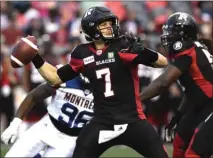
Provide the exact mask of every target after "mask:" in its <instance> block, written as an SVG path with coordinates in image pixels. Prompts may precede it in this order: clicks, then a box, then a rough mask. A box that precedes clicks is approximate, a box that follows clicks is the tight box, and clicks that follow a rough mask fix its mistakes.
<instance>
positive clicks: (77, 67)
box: [57, 46, 84, 82]
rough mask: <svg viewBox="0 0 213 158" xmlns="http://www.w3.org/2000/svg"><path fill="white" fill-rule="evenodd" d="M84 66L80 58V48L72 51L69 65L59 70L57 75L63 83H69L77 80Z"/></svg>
mask: <svg viewBox="0 0 213 158" xmlns="http://www.w3.org/2000/svg"><path fill="white" fill-rule="evenodd" d="M83 68H84V64H83V60H82V58H81V56H80V51H79V48H78V46H77V47H76V48H75V49H74V50H73V51H72V53H71V58H70V62H69V64H67V65H65V66H63V67H61V68H60V69H58V71H57V73H58V76H59V78H60V79H61V80H62V81H63V82H66V81H69V80H72V79H73V78H75V77H76V76H77V75H78V74H79V73H80V72H82V71H83Z"/></svg>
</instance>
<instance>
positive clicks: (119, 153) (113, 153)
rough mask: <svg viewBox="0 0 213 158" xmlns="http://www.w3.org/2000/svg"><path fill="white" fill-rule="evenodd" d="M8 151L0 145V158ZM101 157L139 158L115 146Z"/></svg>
mask: <svg viewBox="0 0 213 158" xmlns="http://www.w3.org/2000/svg"><path fill="white" fill-rule="evenodd" d="M166 147H167V150H168V153H169V156H170V157H171V152H172V147H171V145H166ZM8 149H9V146H6V145H4V144H1V157H4V155H5V153H6V152H7V150H8ZM101 157H122V158H125V157H141V156H140V155H139V154H138V153H136V152H135V151H134V150H132V149H130V148H128V147H126V146H117V147H113V148H110V149H109V150H107V151H106V152H105V153H104V154H103V155H102V156H101Z"/></svg>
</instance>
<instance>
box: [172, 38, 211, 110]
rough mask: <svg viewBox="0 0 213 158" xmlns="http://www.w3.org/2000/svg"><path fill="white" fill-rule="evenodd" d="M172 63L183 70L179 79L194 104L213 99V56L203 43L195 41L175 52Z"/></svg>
mask: <svg viewBox="0 0 213 158" xmlns="http://www.w3.org/2000/svg"><path fill="white" fill-rule="evenodd" d="M173 65H174V66H176V67H177V68H178V69H179V70H181V71H182V72H183V75H182V76H180V77H179V81H180V83H181V85H182V86H183V87H184V88H185V95H187V96H188V97H189V98H191V100H193V101H194V103H195V106H196V105H197V106H199V107H200V105H201V106H202V104H203V105H205V103H206V102H208V101H212V100H213V58H212V55H211V54H210V52H209V51H208V50H207V48H206V47H205V46H204V45H202V44H201V43H200V42H195V43H194V45H193V46H192V47H191V48H189V49H186V50H183V51H182V52H180V53H178V54H176V56H175V58H174V62H173Z"/></svg>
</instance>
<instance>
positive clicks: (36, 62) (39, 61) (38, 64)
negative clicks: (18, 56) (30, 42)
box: [32, 53, 45, 69]
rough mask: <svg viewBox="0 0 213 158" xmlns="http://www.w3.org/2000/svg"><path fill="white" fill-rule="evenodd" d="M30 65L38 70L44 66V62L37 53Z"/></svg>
mask: <svg viewBox="0 0 213 158" xmlns="http://www.w3.org/2000/svg"><path fill="white" fill-rule="evenodd" d="M32 63H33V64H34V66H35V67H36V69H39V68H40V67H42V65H44V63H45V61H44V59H43V58H42V57H41V56H40V55H39V54H38V53H37V54H36V56H35V57H34V58H33V60H32Z"/></svg>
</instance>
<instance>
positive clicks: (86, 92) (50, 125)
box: [1, 76, 93, 157]
mask: <svg viewBox="0 0 213 158" xmlns="http://www.w3.org/2000/svg"><path fill="white" fill-rule="evenodd" d="M53 94H54V96H53V97H52V101H51V104H50V105H48V107H47V110H48V114H47V115H45V116H44V117H43V118H42V119H41V120H40V121H39V122H37V123H36V124H35V125H33V126H32V127H31V128H30V129H28V130H27V131H26V132H25V133H24V134H23V135H22V136H21V137H20V138H19V139H18V140H17V141H16V142H15V140H16V138H17V136H18V131H19V127H20V124H21V123H22V120H23V118H24V116H26V114H27V112H28V111H29V110H30V109H31V108H32V107H33V105H34V104H35V103H36V102H38V101H41V100H42V101H43V100H44V99H46V98H48V97H49V96H51V95H53ZM92 116H93V95H92V93H91V91H90V89H89V87H88V85H87V84H85V82H84V77H83V76H81V78H80V77H76V78H74V79H73V80H70V81H67V82H66V83H65V84H61V85H60V87H59V88H58V89H55V88H53V87H51V86H50V85H49V84H48V83H43V84H41V85H40V86H38V87H36V88H35V89H34V90H33V91H31V92H30V93H29V94H28V95H27V97H26V98H25V99H24V100H23V102H22V103H21V105H20V107H19V109H18V111H17V113H16V117H15V118H14V120H13V121H12V122H11V124H10V126H9V127H8V128H7V129H6V130H5V131H4V132H3V134H2V137H1V138H2V140H3V142H5V143H6V144H8V143H14V142H15V144H14V145H13V146H12V147H11V148H10V150H9V151H8V152H7V154H6V156H5V157H34V156H36V155H37V154H38V153H39V152H40V151H43V150H44V149H45V150H44V153H43V156H44V157H72V154H73V150H74V148H75V144H76V139H77V136H78V135H79V132H80V131H81V129H82V127H83V126H84V125H85V124H86V123H87V121H88V120H90V119H91V117H92Z"/></svg>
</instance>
